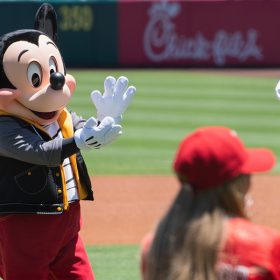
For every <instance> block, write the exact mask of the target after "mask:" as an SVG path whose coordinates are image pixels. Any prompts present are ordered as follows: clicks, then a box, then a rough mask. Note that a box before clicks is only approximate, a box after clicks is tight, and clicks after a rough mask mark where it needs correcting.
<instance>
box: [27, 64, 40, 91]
mask: <svg viewBox="0 0 280 280" xmlns="http://www.w3.org/2000/svg"><path fill="white" fill-rule="evenodd" d="M27 77H28V81H29V82H30V83H31V84H32V86H33V87H35V88H36V87H39V86H40V85H41V82H42V70H41V67H40V65H39V64H38V63H37V62H31V63H30V64H29V66H28V69H27Z"/></svg>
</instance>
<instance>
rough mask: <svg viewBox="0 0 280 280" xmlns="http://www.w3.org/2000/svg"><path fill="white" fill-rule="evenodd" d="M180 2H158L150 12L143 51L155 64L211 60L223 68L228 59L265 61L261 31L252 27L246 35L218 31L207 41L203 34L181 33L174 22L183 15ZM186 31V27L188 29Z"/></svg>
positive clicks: (244, 33) (237, 32)
mask: <svg viewBox="0 0 280 280" xmlns="http://www.w3.org/2000/svg"><path fill="white" fill-rule="evenodd" d="M181 10H182V9H181V5H180V4H179V3H174V2H171V3H168V2H159V3H154V4H152V5H151V7H150V9H149V10H148V14H149V20H148V22H147V25H146V27H145V31H144V39H143V44H144V50H145V54H146V55H147V57H148V58H149V59H150V60H151V61H153V62H163V61H170V60H193V61H200V62H203V61H209V60H210V59H212V60H213V61H214V63H215V64H216V65H219V66H222V65H225V64H226V63H227V59H228V58H233V59H236V60H238V61H239V62H244V61H246V60H247V59H248V58H253V59H255V60H261V59H262V50H261V47H260V46H258V42H257V41H258V32H257V30H255V29H253V28H251V29H248V30H246V32H242V31H235V32H232V33H230V32H227V31H225V30H223V29H222V28H221V29H218V30H217V31H216V32H215V34H214V36H213V38H209V39H207V38H206V37H205V35H204V34H203V33H202V32H199V31H198V32H197V33H195V34H194V36H193V37H191V36H186V35H184V34H179V33H178V32H177V30H176V24H175V23H174V22H173V20H174V19H176V17H178V16H179V15H180V12H181ZM186 28H187V27H186Z"/></svg>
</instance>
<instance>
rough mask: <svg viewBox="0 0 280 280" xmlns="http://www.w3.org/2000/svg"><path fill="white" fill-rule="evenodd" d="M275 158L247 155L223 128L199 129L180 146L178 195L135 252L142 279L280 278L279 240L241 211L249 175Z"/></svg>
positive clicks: (257, 152)
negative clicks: (139, 260)
mask: <svg viewBox="0 0 280 280" xmlns="http://www.w3.org/2000/svg"><path fill="white" fill-rule="evenodd" d="M274 163H275V157H274V154H273V153H272V152H271V151H270V150H268V149H265V148H256V149H249V148H246V147H245V146H244V144H243V142H242V141H241V140H240V138H239V137H238V135H237V133H236V132H235V131H233V130H231V129H229V128H226V127H204V128H199V129H197V130H196V131H194V132H193V133H191V134H190V135H189V136H187V137H186V138H185V139H183V140H182V142H181V143H180V145H179V148H178V151H177V153H176V156H175V159H174V163H173V168H174V171H175V173H176V175H177V177H178V180H179V182H180V185H181V187H180V190H179V192H178V194H177V197H176V198H175V200H174V202H173V203H172V205H171V206H170V209H169V210H168V211H167V213H166V215H165V216H164V217H163V218H162V219H161V220H160V222H159V225H158V227H157V229H156V231H155V233H154V234H149V235H147V236H146V237H145V238H144V239H143V242H142V247H141V272H142V276H143V279H145V280H205V279H207V280H212V279H213V280H214V279H215V280H216V279H223V280H224V279H226V280H238V279H242V280H245V279H250V280H253V279H254V280H261V279H262V280H264V279H266V280H269V279H271V280H272V279H280V234H279V233H278V232H276V231H274V230H272V229H270V228H267V227H264V226H261V225H257V224H255V223H253V222H251V221H250V220H249V218H248V216H247V213H246V208H247V207H246V205H247V195H248V191H249V189H250V183H251V182H250V177H251V174H253V173H258V172H265V171H269V170H271V169H272V168H273V166H274Z"/></svg>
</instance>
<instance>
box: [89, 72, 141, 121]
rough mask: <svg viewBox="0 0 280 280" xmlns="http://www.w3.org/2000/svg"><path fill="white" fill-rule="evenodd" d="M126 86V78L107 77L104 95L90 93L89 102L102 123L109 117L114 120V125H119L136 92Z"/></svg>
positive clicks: (132, 87) (95, 92)
mask: <svg viewBox="0 0 280 280" xmlns="http://www.w3.org/2000/svg"><path fill="white" fill-rule="evenodd" d="M127 86H128V79H127V78H126V77H123V76H121V77H119V78H118V80H117V81H116V79H115V78H114V77H111V76H109V77H107V78H106V79H105V81H104V94H103V96H102V95H101V93H100V91H98V90H94V91H93V92H92V93H91V100H92V102H93V104H94V105H95V107H96V110H97V119H98V120H99V121H102V120H103V118H104V117H105V116H110V117H112V118H114V119H115V122H116V123H120V122H121V119H122V114H123V113H124V112H125V110H126V109H127V107H128V105H129V104H130V102H131V100H132V97H133V95H134V94H135V92H136V88H135V87H134V86H130V87H127Z"/></svg>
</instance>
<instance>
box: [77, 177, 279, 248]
mask: <svg viewBox="0 0 280 280" xmlns="http://www.w3.org/2000/svg"><path fill="white" fill-rule="evenodd" d="M92 182H93V185H94V190H95V201H94V202H85V201H84V202H82V214H83V229H82V231H81V234H82V237H83V239H84V242H85V243H86V244H133V243H139V242H140V240H141V238H142V237H143V236H144V235H145V233H147V232H148V231H149V230H151V229H152V228H153V227H154V226H155V225H156V223H157V221H158V219H159V218H160V217H161V215H162V214H163V213H164V211H165V210H166V209H167V208H168V206H169V204H170V203H171V201H172V199H173V198H174V196H175V194H176V192H177V190H178V187H179V185H178V183H177V181H176V179H175V177H173V176H140V177H132V176H124V177H98V176H97V177H94V178H92ZM251 193H252V196H253V199H254V204H253V206H252V220H253V221H255V222H257V223H260V224H263V225H266V226H270V227H273V228H275V229H277V230H279V231H280V176H263V175H255V176H254V177H253V187H252V189H251Z"/></svg>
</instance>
